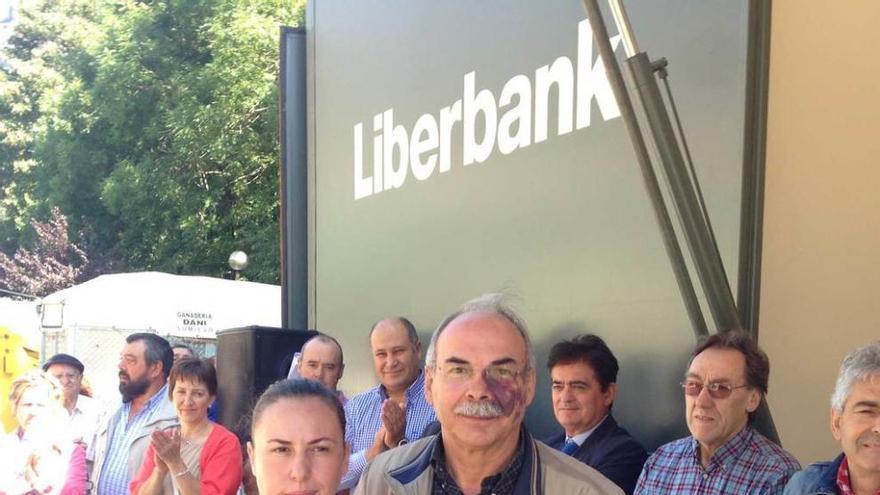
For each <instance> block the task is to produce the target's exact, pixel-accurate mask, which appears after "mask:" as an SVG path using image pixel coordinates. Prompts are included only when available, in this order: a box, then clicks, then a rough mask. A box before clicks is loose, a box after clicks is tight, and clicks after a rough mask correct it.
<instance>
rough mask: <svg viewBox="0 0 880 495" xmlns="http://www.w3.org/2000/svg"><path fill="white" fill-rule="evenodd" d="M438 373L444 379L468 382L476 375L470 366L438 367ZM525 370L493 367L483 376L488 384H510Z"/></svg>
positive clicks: (503, 366)
mask: <svg viewBox="0 0 880 495" xmlns="http://www.w3.org/2000/svg"><path fill="white" fill-rule="evenodd" d="M437 371H439V372H440V373H442V374H443V377H444V378H446V379H447V380H450V381H455V382H466V381H470V380H471V379H473V377H474V376H475V375H476V370H474V367H473V366H471V365H468V364H453V365H450V366H444V367H440V366H437ZM524 371H525V370H520V369H516V368H515V367H513V366H507V365H493V366H487V367H485V368H483V376H484V377H485V379H486V381H487V382H491V383H498V384H509V383H513V382H515V381H516V379H517V378H518V377H519V376H520V375H521V374H522V373H523V372H524Z"/></svg>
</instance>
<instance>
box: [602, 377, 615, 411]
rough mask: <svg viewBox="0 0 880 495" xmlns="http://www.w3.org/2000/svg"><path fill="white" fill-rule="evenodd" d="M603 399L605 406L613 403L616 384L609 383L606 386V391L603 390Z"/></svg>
mask: <svg viewBox="0 0 880 495" xmlns="http://www.w3.org/2000/svg"><path fill="white" fill-rule="evenodd" d="M604 395H605V398H604V400H603V402H604V403H605V406H607V407H610V406H611V404H613V403H614V399H615V398H617V382H611V383H609V384H608V389H607V390H605V393H604Z"/></svg>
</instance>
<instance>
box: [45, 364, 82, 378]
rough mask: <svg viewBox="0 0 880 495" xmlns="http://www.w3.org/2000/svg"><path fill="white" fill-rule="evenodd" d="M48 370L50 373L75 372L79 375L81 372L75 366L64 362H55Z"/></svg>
mask: <svg viewBox="0 0 880 495" xmlns="http://www.w3.org/2000/svg"><path fill="white" fill-rule="evenodd" d="M47 371H49V373H50V374H51V373H74V374H77V375H78V374H79V370H78V369H76V368H74V367H73V366H71V365H69V364H64V363H55V364H53V365H51V366H49V368H48V369H47Z"/></svg>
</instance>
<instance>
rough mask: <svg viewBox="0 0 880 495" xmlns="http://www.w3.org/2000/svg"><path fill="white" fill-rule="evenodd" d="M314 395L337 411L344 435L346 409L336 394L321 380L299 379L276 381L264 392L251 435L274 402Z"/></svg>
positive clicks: (259, 401) (252, 423)
mask: <svg viewBox="0 0 880 495" xmlns="http://www.w3.org/2000/svg"><path fill="white" fill-rule="evenodd" d="M312 397H314V398H316V399H318V400H320V401H321V402H323V403H324V404H327V406H328V407H330V409H332V410H334V411H336V418H337V419H338V420H339V427H340V428H341V429H342V434H343V436H344V435H345V410H343V409H342V404H340V403H339V399H337V398H336V394H335V393H333V392H331V391H330V389H328V388H327V387H325V386H324V385H322V384H321V382H318V381H314V380H299V379H297V380H281V381H279V382H275V383H273V384H272V385H270V386H269V388H267V389H266V391H265V392H263V395H261V396H260V399H259V400H258V401H257V405H256V406H254V413H253V416H252V419H251V437H253V432H254V430H256V428H257V423H259V422H260V419H262V416H263V413H264V412H265V411H266V409H268V408H269V406H271V405H272V404H275V403H276V402H278V401H280V400H282V399H308V398H312Z"/></svg>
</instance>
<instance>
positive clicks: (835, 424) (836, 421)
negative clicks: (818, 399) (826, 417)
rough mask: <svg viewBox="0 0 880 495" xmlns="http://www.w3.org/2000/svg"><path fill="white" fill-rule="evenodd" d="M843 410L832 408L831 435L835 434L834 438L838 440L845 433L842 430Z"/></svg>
mask: <svg viewBox="0 0 880 495" xmlns="http://www.w3.org/2000/svg"><path fill="white" fill-rule="evenodd" d="M842 412H843V411H838V410H836V409H834V408H833V407H832V408H831V435H832V436H834V439H835V440H837V441H838V442H839V441H840V438H841V437H842V436H843V434H842V433H841V432H840V416H841V414H842Z"/></svg>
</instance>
